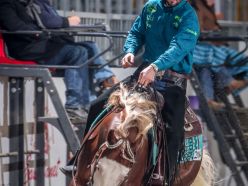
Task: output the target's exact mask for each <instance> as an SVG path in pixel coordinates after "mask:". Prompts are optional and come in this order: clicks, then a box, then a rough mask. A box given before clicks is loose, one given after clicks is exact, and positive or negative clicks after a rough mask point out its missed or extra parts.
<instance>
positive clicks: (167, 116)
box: [122, 0, 200, 185]
mask: <svg viewBox="0 0 248 186" xmlns="http://www.w3.org/2000/svg"><path fill="white" fill-rule="evenodd" d="M199 32H200V30H199V24H198V18H197V15H196V12H195V11H194V9H193V8H192V7H191V6H190V4H189V3H188V2H187V0H162V1H161V0H150V1H148V2H147V3H146V4H145V6H144V8H143V9H142V12H141V14H140V15H139V16H138V18H137V19H136V20H135V22H134V24H133V26H132V28H131V30H130V32H129V35H128V37H127V40H126V42H125V45H124V51H125V52H126V55H125V56H124V58H123V59H122V66H123V67H124V68H127V67H130V66H133V65H134V55H135V54H136V53H137V51H138V50H139V49H140V48H141V47H142V46H143V45H144V46H145V53H144V55H143V58H144V62H143V64H142V65H141V66H139V68H138V69H137V71H136V72H135V74H136V75H138V83H139V84H140V85H141V86H147V85H149V84H152V83H153V84H154V86H155V88H156V90H158V91H159V92H160V93H161V94H162V95H163V97H164V99H165V104H164V107H163V109H162V116H163V119H164V121H165V122H168V127H167V142H168V151H169V161H168V162H169V163H168V167H169V173H168V181H169V182H170V185H173V181H174V178H175V174H176V171H177V164H178V163H179V160H180V154H181V152H180V151H181V150H182V146H183V139H184V112H185V111H184V110H185V94H186V83H187V80H186V75H187V74H189V73H190V72H191V70H192V63H193V61H192V58H193V56H192V55H193V50H194V47H195V45H196V42H197V39H198V36H199Z"/></svg>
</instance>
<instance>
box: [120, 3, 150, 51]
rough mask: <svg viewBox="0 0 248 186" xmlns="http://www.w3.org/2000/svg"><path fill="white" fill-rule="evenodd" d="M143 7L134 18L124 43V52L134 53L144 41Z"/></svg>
mask: <svg viewBox="0 0 248 186" xmlns="http://www.w3.org/2000/svg"><path fill="white" fill-rule="evenodd" d="M144 14H145V7H144V8H143V10H142V13H141V14H140V15H139V16H138V17H137V18H136V20H135V22H134V24H133V26H132V28H131V30H130V32H129V34H128V37H127V39H126V42H125V45H124V48H123V49H124V51H125V52H126V53H133V54H136V53H137V52H138V50H139V49H140V48H141V47H142V45H144V42H145V35H144V33H145V29H146V28H145V15H144Z"/></svg>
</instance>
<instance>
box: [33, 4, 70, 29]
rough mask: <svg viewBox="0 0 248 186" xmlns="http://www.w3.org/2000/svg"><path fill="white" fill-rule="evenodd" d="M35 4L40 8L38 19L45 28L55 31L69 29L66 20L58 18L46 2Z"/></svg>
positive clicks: (53, 9) (65, 18) (54, 10)
mask: <svg viewBox="0 0 248 186" xmlns="http://www.w3.org/2000/svg"><path fill="white" fill-rule="evenodd" d="M35 2H36V3H37V4H38V5H39V6H40V8H41V14H40V19H41V21H42V23H43V25H44V26H45V27H46V28H49V29H55V28H68V27H69V21H68V18H67V17H62V16H60V15H59V14H58V13H57V11H56V9H55V8H54V7H53V6H52V5H51V4H50V3H49V2H48V1H47V0H36V1H35Z"/></svg>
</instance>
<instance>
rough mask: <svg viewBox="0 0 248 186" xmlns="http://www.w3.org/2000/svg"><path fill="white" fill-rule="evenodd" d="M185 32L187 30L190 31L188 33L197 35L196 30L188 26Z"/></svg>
mask: <svg viewBox="0 0 248 186" xmlns="http://www.w3.org/2000/svg"><path fill="white" fill-rule="evenodd" d="M186 32H188V33H190V34H193V35H194V36H197V35H198V34H197V32H196V31H194V30H191V29H189V28H187V29H186Z"/></svg>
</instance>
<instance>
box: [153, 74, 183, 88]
mask: <svg viewBox="0 0 248 186" xmlns="http://www.w3.org/2000/svg"><path fill="white" fill-rule="evenodd" d="M156 79H158V80H160V81H164V82H165V83H166V84H167V85H169V86H178V87H180V88H182V89H184V90H185V89H186V86H187V79H188V76H187V75H184V74H179V73H177V72H174V71H171V70H165V71H160V72H158V73H157V75H156Z"/></svg>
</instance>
